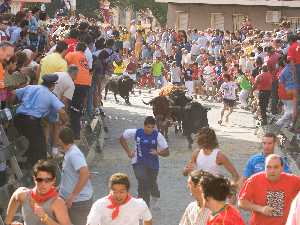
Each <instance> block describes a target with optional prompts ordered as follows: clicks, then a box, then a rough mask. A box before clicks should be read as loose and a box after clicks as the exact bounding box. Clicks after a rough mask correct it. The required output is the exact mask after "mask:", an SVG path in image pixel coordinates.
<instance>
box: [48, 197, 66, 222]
mask: <svg viewBox="0 0 300 225" xmlns="http://www.w3.org/2000/svg"><path fill="white" fill-rule="evenodd" d="M52 208H53V212H54V215H55V218H56V219H57V221H58V223H56V224H59V225H71V221H70V218H69V214H68V209H67V207H66V203H65V201H64V200H63V199H61V198H58V199H57V200H56V201H55V202H54V203H53V207H52ZM47 225H49V224H47ZM50 225H52V224H50Z"/></svg>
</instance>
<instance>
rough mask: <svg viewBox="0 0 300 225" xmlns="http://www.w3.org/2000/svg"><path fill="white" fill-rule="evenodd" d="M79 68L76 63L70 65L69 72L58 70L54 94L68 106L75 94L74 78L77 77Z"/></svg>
mask: <svg viewBox="0 0 300 225" xmlns="http://www.w3.org/2000/svg"><path fill="white" fill-rule="evenodd" d="M78 72H79V69H78V67H77V66H76V65H70V66H69V67H68V71H67V72H57V73H55V74H57V75H58V80H57V83H56V85H55V88H54V91H53V92H54V94H55V95H56V96H57V97H58V98H59V99H60V100H61V101H62V102H63V103H64V105H65V107H66V108H68V107H69V105H70V103H71V101H72V98H73V94H74V90H75V84H74V80H75V79H76V77H77V74H78Z"/></svg>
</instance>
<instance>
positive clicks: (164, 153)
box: [157, 148, 170, 157]
mask: <svg viewBox="0 0 300 225" xmlns="http://www.w3.org/2000/svg"><path fill="white" fill-rule="evenodd" d="M157 154H158V155H159V156H162V157H168V156H169V155H170V151H169V149H168V148H166V149H163V150H159V151H157Z"/></svg>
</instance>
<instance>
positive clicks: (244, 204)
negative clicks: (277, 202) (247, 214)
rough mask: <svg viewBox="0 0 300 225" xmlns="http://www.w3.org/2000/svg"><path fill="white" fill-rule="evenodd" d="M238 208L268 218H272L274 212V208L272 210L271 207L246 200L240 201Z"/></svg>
mask: <svg viewBox="0 0 300 225" xmlns="http://www.w3.org/2000/svg"><path fill="white" fill-rule="evenodd" d="M238 206H239V207H240V208H242V209H244V210H247V211H253V212H258V213H261V214H263V215H266V216H272V212H273V208H271V207H270V206H261V205H257V204H255V203H252V202H250V201H248V200H246V199H240V200H239V201H238Z"/></svg>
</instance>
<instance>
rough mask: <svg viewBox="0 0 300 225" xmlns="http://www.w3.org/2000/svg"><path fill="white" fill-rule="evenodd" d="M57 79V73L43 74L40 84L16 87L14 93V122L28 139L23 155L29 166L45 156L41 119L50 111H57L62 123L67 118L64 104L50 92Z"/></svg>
mask: <svg viewBox="0 0 300 225" xmlns="http://www.w3.org/2000/svg"><path fill="white" fill-rule="evenodd" d="M57 79H58V76H57V75H54V74H50V75H45V76H43V83H42V85H28V86H26V87H24V88H19V89H17V90H16V91H15V93H14V94H15V95H16V97H17V99H18V101H19V102H20V106H19V107H18V108H17V111H16V113H17V115H16V116H15V120H14V124H15V126H16V128H17V130H18V132H19V133H20V134H21V135H24V136H25V137H26V138H27V139H28V141H29V147H28V150H27V152H26V155H25V156H27V162H28V166H30V167H32V166H33V165H34V164H35V163H36V162H37V161H38V160H40V159H46V158H47V153H46V150H47V149H46V140H45V134H44V129H43V127H42V124H41V120H42V119H43V118H45V117H47V116H48V115H49V114H50V113H58V114H59V118H60V120H61V122H62V123H63V124H64V123H66V122H67V120H68V116H67V114H66V112H65V111H64V104H63V103H62V102H61V101H60V100H59V99H58V98H57V97H56V96H55V95H54V94H53V93H52V91H53V90H54V87H55V84H56V81H57Z"/></svg>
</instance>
